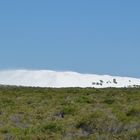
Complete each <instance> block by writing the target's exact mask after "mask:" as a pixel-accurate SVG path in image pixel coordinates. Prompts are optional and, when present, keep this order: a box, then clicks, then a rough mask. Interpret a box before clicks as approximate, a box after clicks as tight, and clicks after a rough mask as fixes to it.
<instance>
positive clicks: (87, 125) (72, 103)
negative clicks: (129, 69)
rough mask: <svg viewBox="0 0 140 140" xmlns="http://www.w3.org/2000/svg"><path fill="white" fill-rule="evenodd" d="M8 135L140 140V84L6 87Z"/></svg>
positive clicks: (1, 99)
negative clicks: (122, 85)
mask: <svg viewBox="0 0 140 140" xmlns="http://www.w3.org/2000/svg"><path fill="white" fill-rule="evenodd" d="M0 139H2V140H118V139H119V140H139V139H140V89H138V88H130V89H127V88H126V89H125V88H124V89H113V88H108V89H94V88H86V89H81V88H65V89H52V88H25V87H8V86H1V87H0Z"/></svg>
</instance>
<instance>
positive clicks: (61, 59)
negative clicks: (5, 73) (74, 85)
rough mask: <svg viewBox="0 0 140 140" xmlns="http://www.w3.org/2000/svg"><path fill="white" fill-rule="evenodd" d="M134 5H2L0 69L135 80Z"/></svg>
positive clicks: (83, 1) (53, 0) (56, 0)
mask: <svg viewBox="0 0 140 140" xmlns="http://www.w3.org/2000/svg"><path fill="white" fill-rule="evenodd" d="M139 7H140V1H139V0H135V1H132V0H117V1H113V0H69V1H68V0H24V1H19V0H12V1H11V0H4V1H1V2H0V69H22V68H24V69H51V70H72V71H78V72H82V73H97V74H111V75H121V76H133V77H140V62H139V60H140V8H139Z"/></svg>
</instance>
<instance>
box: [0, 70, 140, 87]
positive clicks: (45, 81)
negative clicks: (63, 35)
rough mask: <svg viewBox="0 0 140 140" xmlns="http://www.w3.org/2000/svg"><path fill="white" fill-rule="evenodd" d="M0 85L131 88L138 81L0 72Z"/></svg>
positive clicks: (90, 76)
mask: <svg viewBox="0 0 140 140" xmlns="http://www.w3.org/2000/svg"><path fill="white" fill-rule="evenodd" d="M0 84H1V85H16V86H32V87H56V88H60V87H83V88H84V87H95V88H106V87H128V86H131V87H133V86H134V85H138V86H139V85H140V79H136V78H131V77H118V76H109V75H95V74H80V73H76V72H56V71H50V70H3V71H0Z"/></svg>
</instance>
